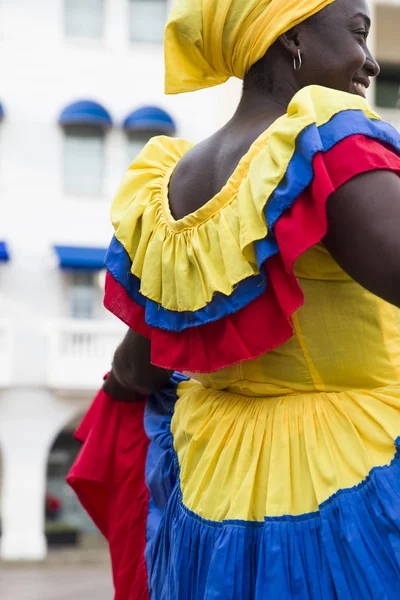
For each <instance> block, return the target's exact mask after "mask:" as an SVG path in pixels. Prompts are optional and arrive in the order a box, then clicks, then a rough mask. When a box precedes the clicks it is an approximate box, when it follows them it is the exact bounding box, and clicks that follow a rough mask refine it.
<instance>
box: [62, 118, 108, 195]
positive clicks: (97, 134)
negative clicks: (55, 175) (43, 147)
mask: <svg viewBox="0 0 400 600" xmlns="http://www.w3.org/2000/svg"><path fill="white" fill-rule="evenodd" d="M103 176H104V131H103V129H101V128H99V127H97V126H95V125H69V126H68V127H65V130H64V188H65V191H66V192H67V193H69V194H90V195H100V194H102V191H103Z"/></svg>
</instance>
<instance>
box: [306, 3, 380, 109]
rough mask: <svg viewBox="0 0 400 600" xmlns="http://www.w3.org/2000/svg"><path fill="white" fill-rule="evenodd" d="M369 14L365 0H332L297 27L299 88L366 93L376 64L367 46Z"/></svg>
mask: <svg viewBox="0 0 400 600" xmlns="http://www.w3.org/2000/svg"><path fill="white" fill-rule="evenodd" d="M370 19H371V17H370V12H369V8H368V2H367V0H336V1H335V2H334V3H333V4H330V5H329V6H327V7H326V8H325V9H323V10H322V11H321V12H319V13H317V14H316V15H315V16H314V17H311V18H310V19H309V20H308V21H305V22H304V23H302V24H301V25H299V26H298V44H299V47H300V50H301V53H302V60H303V64H302V68H301V69H300V70H299V71H297V72H296V76H297V80H298V83H299V85H300V87H304V86H307V85H310V84H314V85H322V86H325V87H329V88H333V89H336V90H340V91H343V92H350V93H352V94H358V95H360V96H363V97H365V96H366V90H367V88H368V87H369V85H370V78H371V77H376V76H377V75H379V65H378V63H377V62H376V61H375V59H374V58H373V56H372V55H371V53H370V51H369V49H368V42H367V40H368V34H369V30H370V26H371V20H370Z"/></svg>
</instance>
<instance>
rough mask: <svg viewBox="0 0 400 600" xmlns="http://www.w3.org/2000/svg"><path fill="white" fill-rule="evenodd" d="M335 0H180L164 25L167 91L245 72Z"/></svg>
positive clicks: (200, 85)
mask: <svg viewBox="0 0 400 600" xmlns="http://www.w3.org/2000/svg"><path fill="white" fill-rule="evenodd" d="M334 1H335V0H175V4H174V7H173V9H172V12H171V15H170V18H169V20H168V23H167V26H166V30H165V67H166V81H165V91H166V93H167V94H179V93H181V92H192V91H195V90H199V89H202V88H207V87H212V86H214V85H219V84H220V83H224V82H225V81H227V80H228V79H229V78H230V77H238V78H239V79H244V76H245V75H246V73H247V72H248V70H249V69H250V67H251V66H252V65H254V64H255V63H256V62H257V61H258V60H260V58H262V57H263V56H264V54H265V53H266V52H267V50H268V48H269V47H270V46H271V45H272V44H273V43H274V42H275V41H276V40H277V39H278V37H279V36H280V35H282V34H283V33H285V32H286V31H289V29H291V28H292V27H294V26H295V25H297V24H298V23H301V22H302V21H305V20H306V19H308V18H309V17H311V16H312V15H314V14H315V13H317V12H318V11H320V10H322V9H323V8H325V7H326V6H328V4H331V3H332V2H334Z"/></svg>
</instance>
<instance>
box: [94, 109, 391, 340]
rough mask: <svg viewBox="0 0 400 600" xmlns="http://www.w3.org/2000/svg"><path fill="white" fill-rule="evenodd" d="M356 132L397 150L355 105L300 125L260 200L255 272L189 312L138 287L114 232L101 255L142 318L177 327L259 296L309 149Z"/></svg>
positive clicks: (305, 178)
mask: <svg viewBox="0 0 400 600" xmlns="http://www.w3.org/2000/svg"><path fill="white" fill-rule="evenodd" d="M357 134H362V135H365V136H368V137H371V138H373V139H376V140H377V141H380V142H383V143H385V144H389V145H390V146H392V147H393V148H394V149H395V150H396V151H397V152H399V153H400V135H399V133H398V132H397V130H396V129H395V128H394V127H392V126H391V125H389V123H385V122H384V121H377V120H371V119H369V118H368V117H367V116H366V115H365V114H364V113H363V112H362V111H358V110H346V111H342V112H340V113H338V114H336V115H335V116H334V117H332V119H331V120H330V121H329V122H328V123H326V124H325V125H322V126H321V127H317V126H316V125H315V124H313V125H310V126H309V127H307V128H306V129H305V130H304V131H302V133H301V134H300V135H299V136H298V138H297V140H296V151H295V153H294V155H293V157H292V159H291V161H290V163H289V166H288V168H287V171H286V174H285V177H284V178H283V179H282V181H281V182H280V184H279V185H278V187H277V188H276V190H275V191H274V193H273V194H272V196H271V197H270V198H269V200H268V202H267V203H266V206H265V219H266V222H267V224H268V229H269V233H268V235H267V237H266V238H264V239H262V240H259V241H257V242H255V251H256V257H257V263H258V266H259V268H260V275H256V276H253V277H249V278H247V279H245V280H244V281H242V282H240V283H239V284H238V285H237V286H236V288H235V289H234V291H233V292H232V294H231V295H230V296H226V295H224V294H221V293H218V294H215V295H214V297H213V298H212V300H211V302H210V303H209V304H208V305H207V306H205V307H204V308H202V309H201V310H198V311H195V312H190V311H185V312H176V311H172V310H167V309H165V308H163V307H162V306H160V305H159V304H157V303H156V302H154V301H152V300H150V299H148V298H146V297H145V296H143V295H142V294H141V293H140V279H139V278H137V277H135V276H134V275H133V274H132V273H131V267H132V262H131V260H130V257H129V255H128V253H127V252H126V250H125V249H124V248H123V246H122V244H121V243H120V242H119V241H118V240H117V239H116V238H115V237H114V238H113V240H112V242H111V245H110V249H109V251H108V254H107V257H106V266H107V269H108V270H109V271H110V273H111V275H112V276H113V277H114V279H115V280H116V281H117V282H118V283H119V284H121V285H122V286H123V287H124V288H125V289H126V291H127V293H128V295H129V296H130V297H131V298H132V300H133V301H134V302H136V304H139V305H140V306H142V307H144V308H145V320H146V323H147V324H148V325H150V326H151V327H155V328H158V329H164V330H167V331H177V332H180V331H184V330H185V329H189V328H191V327H198V326H199V325H205V324H206V323H211V322H213V321H217V320H219V319H222V318H224V317H227V316H229V315H231V314H234V313H236V312H238V311H239V310H240V309H242V308H243V307H244V306H247V305H248V304H250V303H251V302H253V301H254V300H255V299H256V298H258V297H259V296H261V294H262V293H263V292H264V291H265V289H266V286H267V277H266V273H265V269H264V268H263V264H264V263H265V261H266V260H268V259H269V258H271V257H272V256H274V255H275V254H277V253H278V252H279V248H278V244H277V242H276V239H275V237H274V234H273V228H274V226H275V224H276V222H277V221H278V219H279V218H280V217H281V216H282V214H283V213H284V212H285V211H286V210H288V209H290V208H291V207H292V206H293V204H294V202H295V201H296V199H297V198H298V197H299V195H300V194H301V193H302V192H304V190H305V189H307V187H308V186H309V185H310V184H311V182H312V180H313V160H314V157H315V155H316V154H317V153H318V152H327V151H329V150H331V149H332V148H333V146H335V145H336V144H338V143H339V142H341V141H343V140H344V139H346V138H347V137H350V136H352V135H357Z"/></svg>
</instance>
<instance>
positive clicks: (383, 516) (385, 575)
mask: <svg viewBox="0 0 400 600" xmlns="http://www.w3.org/2000/svg"><path fill="white" fill-rule="evenodd" d="M179 381H181V379H180V378H179V377H178V378H177V379H175V380H174V381H173V382H172V383H171V385H170V386H169V388H168V391H167V393H160V394H158V395H157V396H156V397H153V398H152V399H151V400H150V401H149V403H148V406H147V410H146V417H145V426H146V430H147V434H148V435H149V437H150V440H151V444H150V451H149V461H148V468H147V481H148V485H149V489H150V493H151V498H152V501H151V509H150V516H149V527H148V545H147V564H148V570H149V587H150V594H151V598H152V600H189V599H190V600H266V599H268V600H272V599H279V600H361V599H362V600H397V599H398V598H400V504H399V498H400V438H399V439H398V440H397V442H396V446H397V453H396V456H395V458H394V460H393V462H392V464H391V465H390V466H387V467H377V468H375V469H373V470H372V472H371V473H370V475H369V477H368V478H367V479H366V480H365V481H364V482H363V483H361V484H360V485H359V486H357V487H355V488H352V489H347V490H341V491H339V492H338V493H337V494H335V495H334V496H333V497H331V498H330V499H329V500H328V501H327V502H325V503H324V504H323V505H321V507H320V511H319V512H318V513H313V514H308V515H302V516H299V517H290V516H282V517H276V518H266V519H265V521H264V522H260V523H258V522H245V521H227V522H224V523H217V522H212V521H207V520H204V519H202V518H200V517H198V516H197V515H196V514H194V513H193V512H191V511H189V510H188V509H187V508H185V507H184V505H183V503H182V497H181V492H180V488H179V467H178V463H177V457H176V454H175V452H174V448H173V440H172V435H171V432H170V423H171V418H172V414H173V409H174V404H175V401H176V394H175V391H174V388H175V385H176V383H178V382H179Z"/></svg>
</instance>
